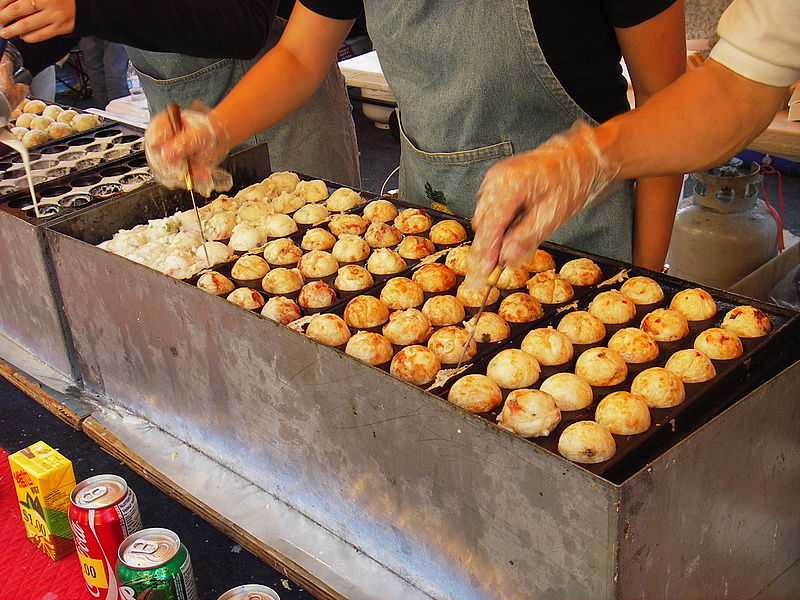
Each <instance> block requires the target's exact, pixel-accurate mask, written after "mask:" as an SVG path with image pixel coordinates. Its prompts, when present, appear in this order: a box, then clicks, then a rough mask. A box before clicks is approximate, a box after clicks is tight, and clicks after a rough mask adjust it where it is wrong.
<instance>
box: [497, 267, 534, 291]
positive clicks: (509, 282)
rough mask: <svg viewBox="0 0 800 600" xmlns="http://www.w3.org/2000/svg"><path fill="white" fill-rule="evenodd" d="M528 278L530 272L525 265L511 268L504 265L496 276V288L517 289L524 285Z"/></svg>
mask: <svg viewBox="0 0 800 600" xmlns="http://www.w3.org/2000/svg"><path fill="white" fill-rule="evenodd" d="M528 279H530V274H529V273H528V271H527V270H526V269H525V267H517V268H516V269H511V268H509V267H506V268H505V269H503V271H502V272H501V273H500V277H498V278H497V289H499V290H518V289H520V288H524V287H525V283H527V281H528Z"/></svg>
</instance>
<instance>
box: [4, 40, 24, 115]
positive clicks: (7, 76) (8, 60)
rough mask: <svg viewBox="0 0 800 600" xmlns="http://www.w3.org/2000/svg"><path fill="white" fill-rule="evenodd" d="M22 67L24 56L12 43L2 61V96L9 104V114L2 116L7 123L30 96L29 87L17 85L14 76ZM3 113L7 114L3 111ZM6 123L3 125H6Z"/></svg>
mask: <svg viewBox="0 0 800 600" xmlns="http://www.w3.org/2000/svg"><path fill="white" fill-rule="evenodd" d="M21 67H22V56H20V53H19V51H18V50H17V49H16V48H15V47H14V45H13V44H11V43H10V42H9V43H8V44H7V45H6V49H5V52H4V53H3V58H2V60H0V94H2V95H3V98H5V100H6V102H7V103H8V108H9V110H8V113H7V114H2V115H0V116H3V117H5V119H6V123H7V122H8V118H9V116H10V113H11V111H12V110H14V109H15V108H16V107H17V105H18V104H19V103H20V102H22V100H23V99H24V98H25V96H27V95H28V86H27V85H25V84H24V83H16V82H15V81H14V74H15V73H16V72H17V70H18V69H20V68H21ZM2 112H5V110H3V111H2ZM6 123H3V124H4V125H5V124H6Z"/></svg>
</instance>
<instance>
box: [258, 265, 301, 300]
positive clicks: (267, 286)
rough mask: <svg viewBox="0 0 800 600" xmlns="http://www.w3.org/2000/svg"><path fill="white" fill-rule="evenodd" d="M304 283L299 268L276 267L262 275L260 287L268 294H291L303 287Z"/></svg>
mask: <svg viewBox="0 0 800 600" xmlns="http://www.w3.org/2000/svg"><path fill="white" fill-rule="evenodd" d="M304 283H305V281H304V280H303V275H302V273H300V269H286V268H284V267H278V268H277V269H272V271H270V272H269V273H267V274H266V275H264V279H262V280H261V287H262V288H263V289H264V291H265V292H267V293H268V294H291V293H293V292H296V291H297V290H299V289H300V288H301V287H303V284H304Z"/></svg>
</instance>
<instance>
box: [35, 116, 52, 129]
mask: <svg viewBox="0 0 800 600" xmlns="http://www.w3.org/2000/svg"><path fill="white" fill-rule="evenodd" d="M53 123H54V121H53V119H51V118H50V117H45V116H43V115H39V116H38V117H34V118H33V120H32V121H31V124H30V128H31V129H37V130H39V131H47V128H48V127H50V125H52V124H53Z"/></svg>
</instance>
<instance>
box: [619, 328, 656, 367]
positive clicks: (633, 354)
mask: <svg viewBox="0 0 800 600" xmlns="http://www.w3.org/2000/svg"><path fill="white" fill-rule="evenodd" d="M608 347H609V348H611V349H612V350H616V351H617V352H619V355H620V356H621V357H622V359H623V360H624V361H625V362H626V363H636V364H638V363H646V362H650V361H651V360H655V359H656V358H658V344H656V343H655V342H654V341H653V338H651V337H650V336H649V335H647V334H646V333H645V332H644V331H642V330H641V329H638V328H636V327H625V328H624V329H620V330H619V331H617V332H616V333H614V335H612V336H611V339H610V340H608Z"/></svg>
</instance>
